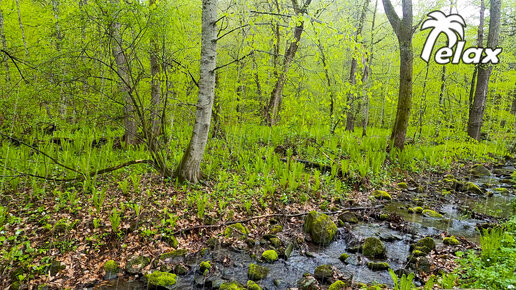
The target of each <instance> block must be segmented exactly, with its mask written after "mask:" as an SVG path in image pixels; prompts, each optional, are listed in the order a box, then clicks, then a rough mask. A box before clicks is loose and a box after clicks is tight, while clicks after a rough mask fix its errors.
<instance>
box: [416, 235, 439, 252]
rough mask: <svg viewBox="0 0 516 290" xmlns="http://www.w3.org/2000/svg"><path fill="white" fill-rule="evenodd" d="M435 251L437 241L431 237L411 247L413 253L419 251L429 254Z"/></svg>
mask: <svg viewBox="0 0 516 290" xmlns="http://www.w3.org/2000/svg"><path fill="white" fill-rule="evenodd" d="M433 249H435V241H434V239H432V238H431V237H426V238H423V239H421V240H419V241H417V242H416V243H415V244H412V245H410V250H411V251H414V250H419V251H421V252H423V253H425V254H429V253H430V252H431V251H432V250H433Z"/></svg>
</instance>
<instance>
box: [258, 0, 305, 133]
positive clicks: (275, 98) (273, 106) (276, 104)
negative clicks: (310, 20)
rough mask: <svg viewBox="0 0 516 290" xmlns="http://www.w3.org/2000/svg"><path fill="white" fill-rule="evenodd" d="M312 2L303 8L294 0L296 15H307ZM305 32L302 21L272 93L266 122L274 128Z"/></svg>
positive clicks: (289, 46)
mask: <svg viewBox="0 0 516 290" xmlns="http://www.w3.org/2000/svg"><path fill="white" fill-rule="evenodd" d="M311 2H312V0H306V2H305V3H304V4H303V6H302V7H299V5H298V3H297V0H292V6H293V7H294V12H295V13H296V15H303V14H305V13H306V9H308V6H309V5H310V3H311ZM303 30H304V22H303V21H300V22H299V23H297V24H296V27H295V28H294V40H292V41H291V42H290V44H289V45H288V48H287V50H286V51H285V56H284V58H283V70H282V71H281V72H280V74H279V77H278V79H277V81H276V84H275V85H274V88H273V90H272V92H271V98H270V102H269V105H268V107H267V114H266V121H267V124H268V125H270V126H274V125H275V124H276V122H277V118H278V113H279V110H280V106H281V100H282V97H283V87H284V85H285V81H286V79H287V74H288V71H289V70H290V65H291V64H292V61H293V60H294V57H295V55H296V52H297V49H298V48H299V41H301V35H302V34H303Z"/></svg>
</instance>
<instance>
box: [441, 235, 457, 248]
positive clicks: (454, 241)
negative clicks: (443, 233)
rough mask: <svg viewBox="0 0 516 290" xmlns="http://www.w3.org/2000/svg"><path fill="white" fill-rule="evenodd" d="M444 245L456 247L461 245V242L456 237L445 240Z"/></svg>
mask: <svg viewBox="0 0 516 290" xmlns="http://www.w3.org/2000/svg"><path fill="white" fill-rule="evenodd" d="M443 244H445V245H449V246H456V245H459V244H460V242H459V240H457V238H456V237H454V236H451V237H446V238H444V239H443Z"/></svg>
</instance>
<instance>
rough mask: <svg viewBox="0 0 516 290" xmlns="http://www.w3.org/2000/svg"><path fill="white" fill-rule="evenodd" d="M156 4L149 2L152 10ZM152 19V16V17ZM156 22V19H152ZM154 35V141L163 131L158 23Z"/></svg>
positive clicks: (152, 122) (152, 1)
mask: <svg viewBox="0 0 516 290" xmlns="http://www.w3.org/2000/svg"><path fill="white" fill-rule="evenodd" d="M155 3H156V0H149V6H150V7H151V8H152V7H153V6H154V5H155ZM151 17H152V16H151ZM152 19H153V20H154V21H155V20H156V17H152ZM152 26H153V27H152V28H151V29H154V30H153V33H152V36H151V38H150V66H151V67H150V70H151V109H150V111H151V116H150V121H151V126H152V134H151V138H152V139H154V137H156V136H157V135H159V133H160V131H161V126H160V125H161V122H160V120H159V117H160V104H161V82H160V67H159V61H158V54H159V45H158V41H157V39H158V35H157V33H155V29H157V25H156V23H154V22H153V23H152Z"/></svg>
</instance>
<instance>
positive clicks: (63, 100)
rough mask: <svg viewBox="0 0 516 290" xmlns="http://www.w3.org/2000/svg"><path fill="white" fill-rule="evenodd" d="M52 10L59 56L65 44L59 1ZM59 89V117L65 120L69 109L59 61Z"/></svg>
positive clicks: (54, 2) (54, 1)
mask: <svg viewBox="0 0 516 290" xmlns="http://www.w3.org/2000/svg"><path fill="white" fill-rule="evenodd" d="M52 10H53V12H54V20H55V21H56V23H55V29H56V51H57V53H58V54H60V53H61V49H62V44H63V36H62V34H61V27H60V26H59V2H58V0H52ZM58 66H59V68H58V70H57V71H58V74H59V75H58V80H57V82H58V87H59V101H60V104H59V115H60V116H61V118H64V117H65V116H66V108H67V100H66V97H65V95H64V90H63V79H62V78H63V73H64V69H63V67H62V62H61V61H59V62H58Z"/></svg>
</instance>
